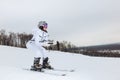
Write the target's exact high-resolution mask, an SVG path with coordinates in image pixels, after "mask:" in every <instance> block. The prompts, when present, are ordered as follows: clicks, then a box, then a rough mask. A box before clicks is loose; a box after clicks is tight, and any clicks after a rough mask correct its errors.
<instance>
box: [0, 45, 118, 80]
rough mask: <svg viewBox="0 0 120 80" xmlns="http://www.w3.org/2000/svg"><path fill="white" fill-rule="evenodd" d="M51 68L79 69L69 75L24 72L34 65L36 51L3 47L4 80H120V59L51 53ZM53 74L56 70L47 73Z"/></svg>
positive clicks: (0, 67) (0, 58)
mask: <svg viewBox="0 0 120 80" xmlns="http://www.w3.org/2000/svg"><path fill="white" fill-rule="evenodd" d="M48 55H49V57H50V62H51V65H52V66H54V67H55V68H58V69H68V70H69V69H75V72H65V71H61V72H60V71H55V72H56V73H66V74H67V75H66V76H56V75H50V74H44V73H39V72H32V71H27V70H24V68H30V66H31V65H32V63H33V58H34V52H32V51H30V50H28V49H22V48H15V47H10V46H0V80H120V76H119V74H120V69H119V67H120V59H119V58H103V57H102V58H100V57H89V56H84V55H81V54H74V53H73V54H71V53H65V52H58V51H50V52H49V51H48ZM47 72H52V71H47Z"/></svg>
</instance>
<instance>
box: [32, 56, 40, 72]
mask: <svg viewBox="0 0 120 80" xmlns="http://www.w3.org/2000/svg"><path fill="white" fill-rule="evenodd" d="M39 62H40V57H39V58H34V63H33V66H31V69H30V70H33V71H42V65H41V64H39Z"/></svg>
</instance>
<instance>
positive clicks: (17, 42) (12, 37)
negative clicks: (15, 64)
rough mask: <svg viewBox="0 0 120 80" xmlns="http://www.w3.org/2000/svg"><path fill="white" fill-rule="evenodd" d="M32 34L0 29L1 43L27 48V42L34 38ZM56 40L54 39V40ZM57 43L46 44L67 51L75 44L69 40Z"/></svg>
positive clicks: (47, 47)
mask: <svg viewBox="0 0 120 80" xmlns="http://www.w3.org/2000/svg"><path fill="white" fill-rule="evenodd" d="M32 36H33V35H32V34H27V33H25V32H23V33H14V32H8V33H7V32H6V31H5V30H4V29H1V30H0V45H7V46H14V47H21V48H26V43H27V42H28V41H29V40H30V39H31V38H32ZM52 42H54V40H52ZM54 43H55V44H52V43H49V44H50V45H49V46H44V47H45V48H46V49H49V50H59V51H66V50H67V49H68V48H73V47H75V45H73V44H71V42H68V41H61V42H60V41H56V42H54Z"/></svg>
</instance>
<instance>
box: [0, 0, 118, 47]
mask: <svg viewBox="0 0 120 80" xmlns="http://www.w3.org/2000/svg"><path fill="white" fill-rule="evenodd" d="M41 20H44V21H47V22H48V25H49V27H48V31H49V34H50V39H54V40H59V41H63V40H65V41H70V42H71V43H73V44H75V45H78V46H88V45H99V44H107V43H114V42H120V0H0V29H5V30H6V31H8V32H10V31H12V32H20V33H21V32H26V33H31V31H32V29H33V28H35V27H37V25H38V22H39V21H41Z"/></svg>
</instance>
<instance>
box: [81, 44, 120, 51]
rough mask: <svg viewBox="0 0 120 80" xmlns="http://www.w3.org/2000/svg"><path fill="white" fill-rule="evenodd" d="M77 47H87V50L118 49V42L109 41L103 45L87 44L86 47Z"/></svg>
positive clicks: (119, 47) (119, 45)
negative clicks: (109, 42)
mask: <svg viewBox="0 0 120 80" xmlns="http://www.w3.org/2000/svg"><path fill="white" fill-rule="evenodd" d="M79 49H87V50H105V49H109V50H120V43H111V44H104V45H95V46H87V47H79Z"/></svg>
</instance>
